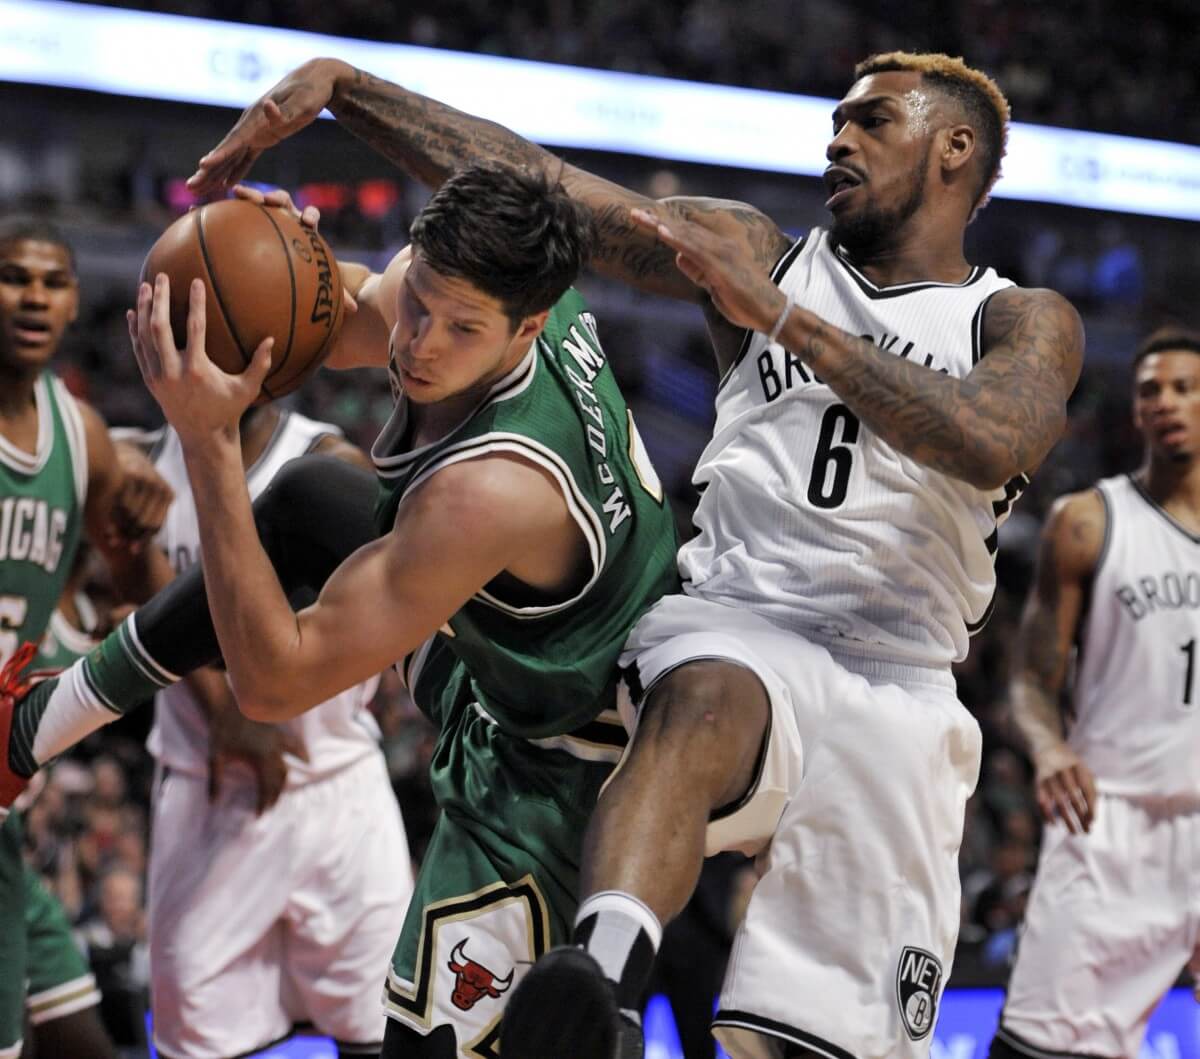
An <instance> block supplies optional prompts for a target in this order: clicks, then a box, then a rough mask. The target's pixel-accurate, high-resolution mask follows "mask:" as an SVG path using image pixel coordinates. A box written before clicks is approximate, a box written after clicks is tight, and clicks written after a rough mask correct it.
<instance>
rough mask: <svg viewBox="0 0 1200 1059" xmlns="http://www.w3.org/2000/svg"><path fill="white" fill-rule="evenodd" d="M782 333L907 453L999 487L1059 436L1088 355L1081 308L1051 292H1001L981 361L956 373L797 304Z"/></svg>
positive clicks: (988, 315)
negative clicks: (958, 375)
mask: <svg viewBox="0 0 1200 1059" xmlns="http://www.w3.org/2000/svg"><path fill="white" fill-rule="evenodd" d="M780 341H782V342H783V344H784V345H785V346H786V347H787V348H788V349H790V350H792V351H793V352H795V353H797V354H798V355H799V356H800V358H801V359H802V360H804V361H805V363H807V364H808V365H809V366H810V367H811V368H812V369H813V371H814V372H816V374H817V375H818V376H820V378H821V379H822V380H823V381H824V382H826V383H827V384H828V385H829V387H830V388H831V389H832V390H833V391H834V393H836V394H837V395H838V396H839V397H840V398H841V399H842V400H843V401H845V402H846V405H847V406H848V407H849V408H850V410H851V411H853V412H854V413H855V414H856V415H857V416H858V417H859V419H861V420H862V421H863V423H865V424H866V425H867V426H868V427H870V429H871V430H872V431H874V432H875V433H876V434H877V435H879V437H881V438H883V440H884V441H886V442H887V443H888V444H890V445H891V446H892V447H893V448H895V449H896V450H898V451H899V452H903V453H904V454H905V455H906V456H910V457H912V458H913V459H915V460H917V461H918V462H920V463H923V464H924V465H925V466H927V467H932V468H933V469H934V470H936V471H941V472H942V473H943V474H948V475H951V476H952V477H954V478H960V479H962V480H964V481H967V482H970V483H971V484H972V485H974V486H977V487H978V488H980V489H995V488H997V487H999V486H1001V485H1003V484H1004V483H1005V482H1007V481H1008V480H1009V479H1010V478H1013V477H1015V476H1016V475H1018V474H1022V473H1024V474H1028V473H1031V472H1032V471H1033V470H1035V469H1036V468H1037V466H1038V465H1039V464H1040V463H1041V462H1042V460H1043V459H1045V457H1046V454H1047V453H1048V452H1049V451H1050V449H1051V448H1053V446H1054V444H1055V442H1057V441H1058V439H1059V438H1060V437H1061V436H1062V432H1063V429H1064V427H1065V426H1066V422H1067V398H1068V397H1070V395H1071V391H1072V390H1074V389H1075V383H1076V382H1077V381H1078V379H1079V371H1080V368H1081V366H1082V363H1083V324H1082V322H1081V321H1080V319H1079V314H1078V313H1076V311H1075V310H1074V309H1073V308H1072V307H1071V304H1070V303H1069V302H1068V301H1067V300H1066V299H1065V298H1063V297H1062V296H1061V295H1060V294H1057V293H1055V292H1054V291H1051V290H1023V289H1021V288H1017V287H1013V288H1009V289H1007V290H1002V291H999V292H998V293H997V294H996V295H995V296H993V298H992V300H991V301H990V302H989V303H988V306H987V309H986V310H985V312H984V321H983V348H982V353H983V356H982V357H981V359H980V361H979V364H978V365H976V367H975V368H974V369H972V371H971V372H970V373H969V374H968V375H967V376H966V377H965V378H962V379H956V378H953V377H951V376H949V375H944V374H942V373H940V372H937V371H934V370H933V369H932V368H926V367H924V366H923V365H921V364H914V363H912V362H911V361H908V360H905V359H903V358H901V357H897V356H894V355H892V354H890V353H886V352H884V351H883V350H881V349H880V348H879V347H878V346H876V345H875V344H874V343H873V342H870V341H869V340H866V339H862V338H857V337H855V336H853V335H848V334H846V333H845V332H844V331H840V330H838V329H837V328H835V327H832V326H831V325H829V324H827V323H826V322H825V321H824V320H821V319H820V318H819V317H817V316H815V315H814V314H813V313H810V312H807V311H805V310H803V309H800V308H795V309H793V310H792V311H791V313H790V315H789V317H788V320H787V323H786V325H785V326H784V328H783V332H782V334H781V336H780Z"/></svg>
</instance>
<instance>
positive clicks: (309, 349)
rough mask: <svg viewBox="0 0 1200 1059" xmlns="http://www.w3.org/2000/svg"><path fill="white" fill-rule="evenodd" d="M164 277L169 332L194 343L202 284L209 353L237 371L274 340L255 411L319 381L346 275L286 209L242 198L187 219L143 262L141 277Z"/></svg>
mask: <svg viewBox="0 0 1200 1059" xmlns="http://www.w3.org/2000/svg"><path fill="white" fill-rule="evenodd" d="M160 272H165V273H166V275H167V277H168V279H169V280H170V283H171V330H172V331H173V332H174V335H175V344H176V345H177V346H178V347H179V348H180V349H182V348H183V347H184V345H185V344H186V341H187V309H188V288H189V286H190V285H191V281H192V280H193V279H195V278H197V277H199V278H200V279H202V280H203V281H204V286H205V306H206V309H207V311H206V321H207V328H206V337H205V348H206V350H207V352H208V356H209V359H210V360H212V362H213V363H214V364H216V365H217V367H219V368H221V369H222V370H223V371H227V372H230V373H231V374H239V373H240V372H242V371H243V370H244V369H245V367H246V365H247V364H249V363H250V360H251V358H252V357H253V356H254V351H255V349H257V348H258V345H259V343H260V342H262V340H263V339H265V338H268V337H273V338H274V339H275V346H274V348H273V349H272V350H271V371H270V374H269V375H268V376H267V378H266V381H265V382H264V383H263V387H262V391H261V392H260V393H259V395H258V398H257V399H256V402H255V403H257V404H261V403H262V402H264V401H271V400H274V399H275V398H276V397H282V396H283V395H284V394H286V393H290V392H291V391H292V390H294V389H296V388H297V387H298V386H300V384H301V383H303V382H304V381H305V380H306V379H307V378H308V377H309V376H310V375H312V374H313V373H314V372H315V371H316V370H317V368H318V367H320V365H321V362H322V361H323V360H324V359H325V355H326V354H327V353H328V352H329V349H330V348H331V346H332V344H333V336H334V335H335V334H336V333H337V330H338V327H339V325H340V324H341V322H342V278H341V273H340V272H339V270H338V267H337V262H336V261H335V260H334V256H333V254H332V253H331V252H330V249H329V246H328V245H327V244H326V242H325V240H324V239H322V238H321V236H320V235H319V234H318V233H317V232H315V231H313V230H312V229H311V228H307V227H305V226H303V225H301V223H300V221H299V220H298V219H296V218H295V217H293V216H292V215H291V214H290V213H288V212H287V211H285V210H282V209H277V208H273V207H270V206H261V205H259V204H257V203H254V202H247V201H245V200H242V199H225V200H223V201H221V202H212V203H209V204H208V205H206V206H201V207H200V208H199V209H196V210H192V211H191V212H190V213H188V214H186V215H185V216H183V217H180V218H179V220H177V221H176V222H175V223H174V224H172V225H171V226H170V227H169V228H168V229H167V230H166V231H165V232H163V234H162V235H161V236H160V237H159V240H158V242H156V243H155V244H154V246H153V247H151V249H150V253H149V254H147V255H146V261H145V264H144V265H143V266H142V280H144V281H145V282H147V283H153V282H154V277H155V276H156V275H157V274H158V273H160Z"/></svg>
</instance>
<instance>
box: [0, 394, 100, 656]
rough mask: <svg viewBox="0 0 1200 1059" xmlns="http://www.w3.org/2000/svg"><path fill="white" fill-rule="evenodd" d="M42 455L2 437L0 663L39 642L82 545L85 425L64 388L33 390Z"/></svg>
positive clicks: (0, 441)
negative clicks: (30, 451) (26, 643)
mask: <svg viewBox="0 0 1200 1059" xmlns="http://www.w3.org/2000/svg"><path fill="white" fill-rule="evenodd" d="M34 394H35V398H36V400H37V411H38V438H37V451H36V452H35V453H33V454H32V455H31V454H30V453H28V452H24V451H22V450H21V449H19V448H17V447H16V446H15V445H12V444H11V443H10V442H9V441H7V440H6V439H5V438H2V437H0V661H3V660H6V659H8V658H9V657H10V656H11V655H12V654H13V653H14V652H15V651H16V650H17V648H18V647H19V646H20V645H21V644H23V643H25V642H26V641H31V642H33V643H38V642H39V641H40V640H41V638H42V635H43V634H44V633H45V631H46V627H47V626H48V625H49V623H50V615H51V614H53V613H54V608H55V607H56V606H58V600H59V597H60V596H61V595H62V592H63V586H64V585H65V584H66V580H67V577H68V575H69V574H70V572H71V562H72V560H73V559H74V557H75V551H76V549H77V548H78V546H79V536H80V532H81V527H82V522H83V504H84V499H85V497H86V495H87V481H88V472H87V443H86V440H85V437H84V428H83V419H82V417H81V416H80V414H79V409H78V407H77V406H76V404H75V400H74V398H73V397H71V395H70V394H69V393H68V392H67V388H66V387H65V386H64V385H63V384H62V382H61V381H60V380H59V379H57V378H56V377H55V376H54V375H52V374H50V373H49V372H44V373H43V374H42V375H41V376H40V377H39V378H38V380H37V382H36V383H35V385H34Z"/></svg>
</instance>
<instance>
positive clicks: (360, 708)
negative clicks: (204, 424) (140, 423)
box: [147, 410, 380, 785]
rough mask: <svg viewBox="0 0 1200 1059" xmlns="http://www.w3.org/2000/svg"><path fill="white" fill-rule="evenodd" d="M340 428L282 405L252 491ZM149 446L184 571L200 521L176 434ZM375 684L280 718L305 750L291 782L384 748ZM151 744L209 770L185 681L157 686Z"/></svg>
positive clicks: (199, 717)
mask: <svg viewBox="0 0 1200 1059" xmlns="http://www.w3.org/2000/svg"><path fill="white" fill-rule="evenodd" d="M341 433H342V432H341V430H340V429H339V428H338V427H336V426H334V425H333V424H331V423H321V422H319V421H317V420H314V419H309V418H308V417H306V416H302V415H298V414H297V413H295V412H290V411H286V410H285V411H282V412H281V413H280V416H279V421H278V423H277V424H276V426H275V431H274V433H272V435H271V438H270V440H269V441H268V442H267V444H266V447H265V448H264V449H263V451H262V453H261V454H260V455H259V457H258V459H257V460H255V462H254V465H253V466H252V467H250V469H249V470H248V471H247V472H246V486H247V488H248V489H249V492H250V496H251V498H254V497H257V496H258V495H259V494H260V493H261V492H262V491H263V490H264V489H266V488H267V486H268V485H270V483H271V479H272V478H274V477H275V475H276V474H277V473H278V472H279V471H280V470H281V469H282V467H283V465H284V464H285V463H287V462H288V461H289V460H292V459H295V458H296V457H297V456H303V455H305V454H306V453H308V452H311V451H312V450H313V448H314V446H315V445H316V444H317V443H318V442H319V441H320V440H321V439H322V438H324V437H326V436H328V435H330V434H333V435H336V436H339V437H340V436H341ZM151 454H152V458H153V459H154V466H155V468H156V469H157V470H158V472H159V474H161V475H162V476H163V477H164V478H165V479H166V480H167V482H169V483H170V485H171V488H173V489H174V490H175V500H174V502H173V503H172V504H171V508H170V510H169V511H168V512H167V518H166V520H165V521H164V522H163V525H162V528H161V529H160V530H159V532H158V538H157V540H158V543H159V545H160V546H161V547H162V548H163V550H164V551H166V553H167V558H168V559H169V560H170V561H171V565H172V567H174V569H175V572H176V573H182V572H183V571H184V570H186V569H187V568H188V567H189V566H191V565H192V564H193V563H197V562H199V561H200V527H199V523H198V522H197V518H196V500H195V497H194V496H193V495H192V491H191V488H190V486H189V484H188V477H187V468H186V467H185V465H184V461H183V446H182V445H181V444H180V441H179V435H177V434H176V433H175V431H174V430H172V429H171V428H170V427H167V428H165V430H164V432H163V435H162V437H161V439H159V441H158V443H157V444H156V445H155V447H154V449H153V450H152V453H151ZM378 686H379V680H378V678H377V677H373V678H371V679H370V680H368V681H365V682H364V683H362V684H358V685H356V686H355V687H353V688H350V689H348V690H347V691H343V692H341V694H339V695H335V696H334V697H333V698H332V699H329V700H328V701H327V702H323V703H321V704H320V705H319V706H317V707H315V708H314V709H311V710H309V711H307V712H306V713H303V714H301V715H300V716H299V717H295V718H293V719H292V720H290V721H287V722H285V723H284V724H283V725H282V726H281V727H283V728H285V729H286V730H288V731H289V732H290V733H291V734H292V735H293V736H295V738H296V739H297V741H298V742H300V743H301V744H302V745H303V746H304V748H305V750H306V752H307V754H308V760H307V761H302V760H301V759H300V758H298V757H295V756H293V755H291V754H289V755H287V764H288V783H289V784H290V785H296V784H300V783H308V782H311V781H313V780H316V779H322V778H324V777H326V776H329V775H331V774H332V773H334V772H338V771H340V770H342V769H344V768H347V767H348V766H350V765H353V764H354V763H355V762H357V761H359V760H361V759H362V758H364V757H366V756H367V755H369V754H376V753H378V752H379V750H378V748H379V738H380V733H379V726H378V725H377V724H376V723H375V718H374V717H373V716H372V714H371V712H370V710H369V709H368V708H367V707H368V706H369V705H370V703H371V700H372V699H373V698H374V696H375V691H376V689H377V688H378ZM147 748H148V749H149V751H150V753H151V754H153V755H154V756H155V757H156V758H158V759H159V761H160V762H161V763H162V764H163V765H166V766H168V767H169V768H171V769H174V770H175V771H177V772H183V773H186V774H188V775H196V776H203V775H206V774H207V772H208V720H207V717H206V714H205V712H204V710H203V708H202V707H201V705H200V704H199V703H198V702H197V701H196V699H195V697H194V696H193V695H192V693H191V691H190V689H189V688H188V687H187V685H186V684H184V683H179V684H173V685H172V686H171V687H169V688H166V689H165V690H164V691H161V692H159V694H158V698H157V709H156V712H155V720H154V728H153V729H152V730H151V732H150V738H149V740H148V741H147ZM247 775H248V774H247Z"/></svg>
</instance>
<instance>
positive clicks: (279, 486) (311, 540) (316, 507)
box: [134, 456, 378, 674]
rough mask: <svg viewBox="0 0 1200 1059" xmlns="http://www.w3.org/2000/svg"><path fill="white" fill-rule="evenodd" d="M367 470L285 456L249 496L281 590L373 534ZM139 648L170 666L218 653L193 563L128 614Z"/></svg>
mask: <svg viewBox="0 0 1200 1059" xmlns="http://www.w3.org/2000/svg"><path fill="white" fill-rule="evenodd" d="M374 505H375V478H374V476H373V475H372V474H371V473H370V472H368V471H364V470H363V469H362V468H360V467H353V466H351V465H350V464H348V463H345V462H343V461H342V460H337V459H334V458H333V457H331V456H304V457H301V458H300V459H296V460H292V461H291V462H290V463H288V464H287V465H286V466H285V467H284V468H283V470H281V471H280V472H279V474H277V475H276V476H275V479H274V480H273V481H272V482H271V484H270V485H269V486H268V487H267V489H266V491H265V492H264V493H263V494H262V495H261V496H260V497H259V498H258V500H257V501H255V504H254V521H255V523H256V525H257V526H258V533H259V539H260V540H261V541H262V546H263V550H264V551H265V552H266V553H267V558H269V559H270V560H271V565H272V566H273V567H274V568H275V573H276V575H277V576H278V577H279V582H280V584H281V585H282V586H283V590H284V592H285V593H286V594H287V595H288V597H289V598H290V599H292V600H293V601H295V599H296V597H297V595H301V596H303V594H306V593H310V594H312V595H315V594H316V593H317V592H319V591H320V589H321V586H322V585H324V583H325V582H326V580H327V579H328V578H329V575H330V574H332V573H333V571H334V570H335V569H337V567H338V566H339V565H340V564H341V563H342V561H343V560H345V559H347V558H348V557H349V556H350V555H351V554H352V553H354V552H355V551H357V550H358V549H359V548H360V547H362V546H363V545H364V544H367V543H369V542H370V541H372V540H374V539H375V538H376V536H378V534H377V533H376V532H375V520H374ZM134 621H135V622H136V625H137V637H138V640H139V641H140V644H141V646H142V648H143V649H144V650H145V652H146V654H147V655H148V656H149V657H150V658H151V659H153V660H154V662H156V663H157V664H158V665H159V666H161V667H162V668H163V669H166V670H168V671H169V672H171V673H177V674H184V673H189V672H191V671H192V670H193V669H195V668H196V667H197V666H201V665H207V664H209V663H211V662H214V661H216V660H217V659H219V657H220V648H219V647H218V645H217V636H216V633H215V631H214V630H213V624H212V618H211V617H210V616H209V613H208V594H207V592H206V591H205V588H204V573H203V570H202V568H201V567H200V565H199V564H197V565H196V566H193V567H192V568H191V569H190V570H188V571H187V572H186V573H184V574H182V575H181V576H180V577H179V578H177V579H176V580H175V581H173V582H172V583H171V584H170V585H168V586H167V587H166V588H165V589H163V591H161V592H159V593H158V594H157V595H156V596H155V597H154V598H153V599H151V600H150V601H149V602H148V603H146V605H145V606H143V607H141V608H139V610H138V612H137V614H136V615H135V617H134Z"/></svg>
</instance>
